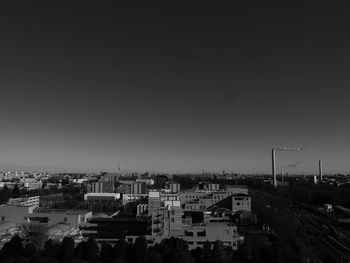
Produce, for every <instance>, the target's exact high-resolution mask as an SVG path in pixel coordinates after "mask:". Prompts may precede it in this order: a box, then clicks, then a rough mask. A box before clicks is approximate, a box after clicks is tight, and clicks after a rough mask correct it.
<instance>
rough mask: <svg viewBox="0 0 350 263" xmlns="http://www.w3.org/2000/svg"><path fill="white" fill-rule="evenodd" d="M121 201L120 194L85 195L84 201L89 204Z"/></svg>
mask: <svg viewBox="0 0 350 263" xmlns="http://www.w3.org/2000/svg"><path fill="white" fill-rule="evenodd" d="M118 199H120V194H119V193H87V194H84V201H87V202H102V203H106V202H115V201H117V200H118Z"/></svg>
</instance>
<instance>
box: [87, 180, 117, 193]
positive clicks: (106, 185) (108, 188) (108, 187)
mask: <svg viewBox="0 0 350 263" xmlns="http://www.w3.org/2000/svg"><path fill="white" fill-rule="evenodd" d="M87 190H88V193H113V192H114V183H113V182H110V181H100V182H93V183H90V184H89V185H88V189H87Z"/></svg>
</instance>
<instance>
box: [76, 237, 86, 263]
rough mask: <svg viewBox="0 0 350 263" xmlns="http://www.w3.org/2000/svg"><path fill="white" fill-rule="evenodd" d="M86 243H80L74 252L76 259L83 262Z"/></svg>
mask: <svg viewBox="0 0 350 263" xmlns="http://www.w3.org/2000/svg"><path fill="white" fill-rule="evenodd" d="M85 253H86V242H85V241H81V242H80V243H79V244H78V245H77V246H76V247H75V250H74V255H75V257H76V258H78V259H80V260H84V259H85V258H86V255H85Z"/></svg>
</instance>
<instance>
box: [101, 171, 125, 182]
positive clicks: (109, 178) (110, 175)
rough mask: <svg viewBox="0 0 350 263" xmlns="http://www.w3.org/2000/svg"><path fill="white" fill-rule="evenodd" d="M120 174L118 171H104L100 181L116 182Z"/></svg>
mask: <svg viewBox="0 0 350 263" xmlns="http://www.w3.org/2000/svg"><path fill="white" fill-rule="evenodd" d="M119 178H120V174H118V173H106V174H104V175H102V176H101V178H100V181H103V182H113V184H116V183H117V182H118V181H119Z"/></svg>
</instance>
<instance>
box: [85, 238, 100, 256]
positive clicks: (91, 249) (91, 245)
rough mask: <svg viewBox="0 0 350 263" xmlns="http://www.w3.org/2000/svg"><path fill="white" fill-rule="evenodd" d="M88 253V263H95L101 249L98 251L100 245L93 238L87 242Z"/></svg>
mask: <svg viewBox="0 0 350 263" xmlns="http://www.w3.org/2000/svg"><path fill="white" fill-rule="evenodd" d="M85 248H86V251H85V255H86V256H87V258H85V259H86V260H87V261H88V262H95V261H96V259H97V257H98V253H99V249H98V245H97V243H96V240H95V239H94V238H92V237H89V239H88V240H87V242H86V247H85Z"/></svg>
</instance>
